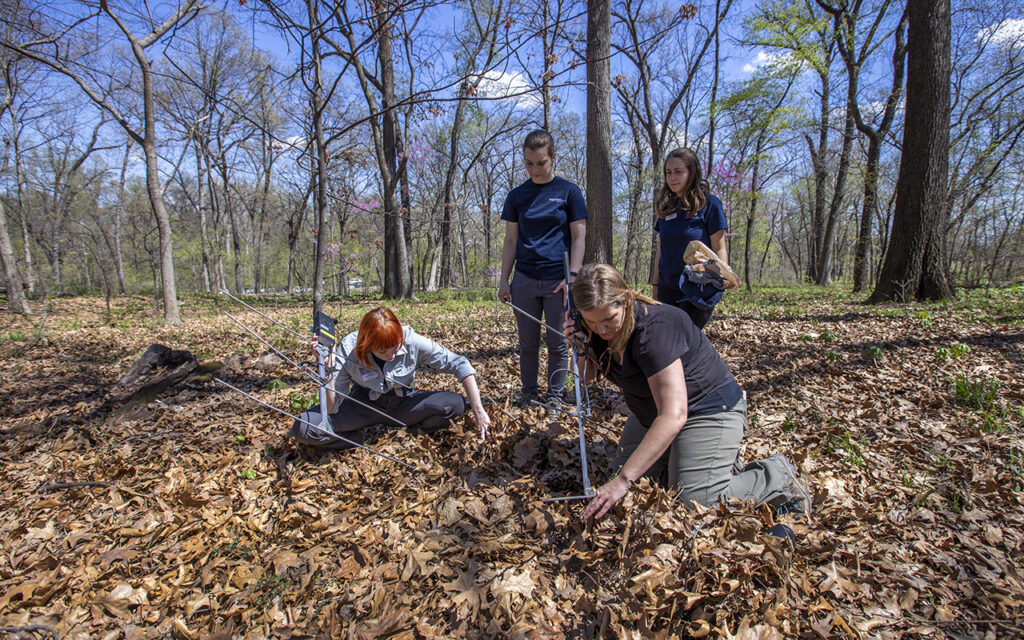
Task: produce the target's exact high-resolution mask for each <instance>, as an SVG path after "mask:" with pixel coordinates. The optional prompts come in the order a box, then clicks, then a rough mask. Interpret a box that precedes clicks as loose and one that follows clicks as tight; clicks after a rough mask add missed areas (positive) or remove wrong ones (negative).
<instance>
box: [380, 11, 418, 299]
mask: <svg viewBox="0 0 1024 640" xmlns="http://www.w3.org/2000/svg"><path fill="white" fill-rule="evenodd" d="M390 17H391V16H389V15H388V14H387V13H386V12H383V11H382V12H380V13H378V16H377V19H378V30H377V42H378V52H377V55H378V60H379V62H380V80H381V87H382V97H381V111H382V117H381V137H382V141H383V152H384V154H383V155H384V166H382V167H381V174H382V175H381V178H382V181H383V183H384V297H386V298H407V297H410V296H412V279H411V278H410V277H409V254H408V249H407V245H406V242H405V237H406V229H405V218H404V216H403V215H402V212H401V211H400V210H399V207H398V203H397V202H396V198H395V195H396V194H395V191H396V189H395V187H396V186H397V183H398V148H397V138H398V114H397V112H396V110H395V65H394V59H393V55H392V51H391V46H392V45H391V26H390V25H389V24H388V23H389V22H390Z"/></svg>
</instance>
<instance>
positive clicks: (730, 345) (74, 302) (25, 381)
mask: <svg viewBox="0 0 1024 640" xmlns="http://www.w3.org/2000/svg"><path fill="white" fill-rule="evenodd" d="M996 294H998V296H1000V297H998V300H999V301H1000V303H999V304H995V303H993V302H992V300H993V298H991V297H989V298H984V299H979V298H977V297H976V298H974V299H973V302H972V301H971V300H968V301H967V302H963V303H957V304H947V305H931V306H919V307H911V306H908V307H881V308H875V307H864V306H861V305H856V304H853V303H850V302H849V301H843V300H842V299H839V298H837V297H836V296H832V299H829V300H822V299H821V292H820V291H818V292H815V293H813V294H808V293H806V292H804V293H801V292H799V291H795V290H794V291H786V290H783V291H779V292H776V294H775V296H774V297H772V296H771V295H767V296H761V297H757V298H751V299H750V300H748V301H747V302H745V303H744V302H736V303H733V302H731V301H727V303H726V306H725V312H724V313H723V314H722V315H721V316H720V317H718V318H716V320H714V321H713V322H712V324H711V325H710V326H709V328H708V335H709V337H710V338H711V339H712V342H713V343H714V344H715V345H716V346H717V347H718V349H719V351H720V352H721V353H722V354H723V356H724V357H725V359H726V360H727V362H728V363H729V365H730V367H731V368H732V370H733V371H734V372H735V373H736V375H737V378H738V379H739V381H740V383H741V384H742V385H743V386H744V388H746V389H747V391H748V393H749V395H750V426H749V429H748V432H747V434H746V437H745V441H744V448H743V457H744V458H745V459H748V460H751V459H758V458H761V457H764V456H766V455H768V454H770V453H776V452H782V453H785V454H787V455H789V456H790V457H791V458H792V459H793V460H794V461H795V462H796V463H797V464H798V466H799V467H800V469H801V472H802V474H803V475H804V477H805V479H806V480H807V481H808V483H809V485H810V486H811V487H812V490H813V492H814V494H815V508H816V510H815V514H814V515H813V517H812V518H811V519H810V520H809V521H804V520H801V519H797V518H794V517H793V516H782V517H781V521H782V522H783V523H785V524H787V525H789V526H791V527H792V529H793V530H794V532H795V535H796V542H795V545H794V544H791V543H790V542H789V541H788V540H786V539H784V538H777V537H773V536H769V535H766V534H767V531H768V529H770V528H771V527H772V526H773V525H774V524H775V519H774V518H773V516H772V514H770V513H768V512H767V511H766V510H758V509H755V508H753V507H752V506H751V505H744V504H740V503H733V504H729V505H721V506H719V507H717V508H714V509H703V508H698V509H695V510H686V509H684V508H683V507H682V506H680V505H679V504H678V503H675V502H674V501H673V500H672V498H671V496H670V495H669V494H667V493H666V492H664V491H661V490H660V489H657V488H655V487H652V486H650V485H649V484H647V483H646V482H644V483H641V484H640V485H639V486H638V487H637V488H635V489H634V490H633V491H632V492H631V494H630V495H629V496H628V497H627V499H626V501H625V504H624V505H622V506H620V507H618V508H617V509H616V510H614V511H613V512H612V513H611V514H610V515H609V516H608V517H606V518H605V519H604V520H603V521H602V522H600V523H598V524H596V525H595V524H593V523H591V524H588V525H586V526H584V525H583V524H582V523H581V522H580V521H579V520H578V518H577V516H578V513H579V511H580V509H581V505H580V503H579V502H569V503H544V502H541V499H542V498H544V497H549V496H558V495H569V494H577V493H579V492H580V490H581V485H580V475H579V467H580V464H579V463H580V460H579V452H578V448H577V445H576V442H577V441H576V427H575V423H574V422H573V420H572V418H571V417H568V416H565V415H560V414H552V413H549V412H547V411H546V410H544V409H541V408H530V409H523V408H518V407H515V406H514V405H512V404H511V403H510V402H509V398H510V397H511V396H513V395H514V394H515V391H516V390H517V387H518V370H517V359H516V357H515V344H516V342H515V334H514V332H513V330H512V322H511V315H510V314H509V313H508V312H507V310H506V309H504V308H496V307H495V305H494V303H492V302H489V301H486V302H475V303H470V302H459V301H444V302H442V301H435V302H432V303H407V304H404V305H401V307H400V308H399V309H398V312H399V315H400V317H402V318H403V319H408V320H409V322H410V323H411V324H413V325H414V326H415V327H416V328H417V329H418V330H419V331H420V332H421V333H423V334H425V335H428V336H430V337H433V338H435V339H437V340H438V341H440V342H442V343H443V344H445V345H446V346H448V347H449V348H452V349H453V350H455V351H458V352H461V353H464V354H466V355H467V356H469V357H470V359H471V360H472V361H473V363H474V365H475V366H476V367H477V369H478V377H479V379H480V380H481V387H482V389H483V393H484V394H485V395H486V396H488V397H489V398H490V399H491V400H492V401H493V402H492V404H490V405H489V407H488V411H489V413H490V415H491V416H492V420H493V422H494V430H495V433H496V436H495V438H494V439H493V440H492V441H490V442H488V443H482V442H480V441H479V440H478V439H477V438H476V437H475V431H474V426H473V424H472V422H471V420H470V419H469V418H468V417H467V418H465V419H461V420H459V421H458V422H457V423H456V424H455V425H454V426H453V428H452V429H451V430H450V431H448V432H447V433H444V434H443V435H441V436H440V437H436V438H434V439H431V438H429V437H426V436H413V435H410V434H408V433H406V432H404V431H401V430H398V431H391V430H384V429H380V430H379V431H378V432H377V433H376V434H375V437H374V438H372V444H371V446H374V447H377V448H379V449H380V450H381V451H383V452H385V453H387V454H389V455H392V456H395V457H398V458H400V459H403V460H405V461H408V462H410V463H412V464H413V465H414V466H415V467H416V470H415V471H410V470H407V469H403V468H402V467H399V466H398V465H395V464H393V463H390V462H388V461H386V460H383V459H380V458H378V457H376V456H373V455H372V454H370V453H368V452H365V451H347V452H343V453H318V452H315V451H309V450H307V449H305V448H303V447H300V446H297V445H296V444H295V443H294V442H293V441H291V440H289V439H287V438H286V437H285V436H284V433H285V431H286V430H287V428H288V426H289V425H288V424H287V423H288V420H287V419H286V418H283V417H281V416H278V415H275V414H273V413H272V412H270V411H268V410H266V409H263V408H261V407H259V406H258V405H256V404H255V403H253V402H251V401H249V400H247V399H246V398H244V397H242V396H240V395H238V394H236V393H234V392H232V391H229V390H227V389H225V388H223V387H221V386H219V385H217V384H216V383H214V382H212V381H210V380H209V379H208V378H209V376H208V375H206V376H202V375H201V376H195V377H192V378H191V379H190V380H189V381H188V382H187V383H186V384H185V385H183V386H179V387H176V388H175V389H173V390H172V391H170V392H167V393H166V394H164V395H162V396H160V397H159V398H157V399H156V400H155V401H153V402H150V403H148V404H143V405H142V406H140V407H139V408H138V409H137V410H134V411H132V412H128V413H118V411H117V409H118V408H119V406H120V405H121V404H122V403H123V402H124V399H125V398H126V397H128V395H130V392H131V391H132V389H130V388H125V385H121V384H119V382H118V381H119V379H120V378H121V377H122V376H123V375H124V374H125V373H126V372H127V371H128V370H129V369H130V368H131V367H132V365H133V364H134V363H135V361H136V360H137V359H138V358H139V356H140V355H141V354H142V352H143V351H144V350H145V349H146V347H147V346H148V345H149V344H151V343H154V342H156V343H161V344H165V345H168V346H170V347H172V348H175V349H187V350H189V351H191V352H192V353H194V354H196V355H197V356H198V357H199V358H200V359H201V360H203V361H214V360H216V361H220V362H221V363H223V367H222V368H221V370H220V371H219V372H218V374H217V375H219V376H221V377H223V378H225V379H226V380H227V381H229V382H231V383H232V384H234V385H236V386H239V387H240V388H242V389H244V390H246V391H248V392H250V393H252V394H254V395H256V396H257V397H259V398H261V399H263V400H264V401H266V402H269V403H272V404H275V405H276V406H279V407H282V408H284V409H286V410H296V411H297V410H300V407H301V406H303V405H304V404H306V403H308V402H309V400H310V399H311V398H312V396H313V393H314V389H313V384H312V383H311V382H310V381H308V380H307V379H304V378H303V377H302V376H301V375H300V374H298V373H297V372H295V371H294V369H293V368H292V367H290V366H289V365H287V364H282V363H281V362H279V361H277V360H276V359H275V358H272V357H260V356H261V354H262V352H263V351H264V349H263V347H262V345H260V344H259V343H258V342H257V341H255V340H254V339H251V338H249V337H248V336H246V335H244V334H243V332H242V331H241V330H240V329H238V328H237V327H236V326H235V325H234V324H233V323H231V322H230V321H229V320H227V319H226V318H224V317H223V316H220V315H217V313H218V310H217V308H215V307H218V306H219V307H220V308H221V309H228V308H230V310H231V313H232V314H233V315H235V316H236V317H239V318H240V319H241V320H242V321H243V322H245V323H246V324H248V325H249V326H251V327H254V328H258V329H260V330H261V332H262V333H263V334H264V335H266V336H268V337H270V338H271V339H273V340H274V341H275V342H276V344H278V345H280V346H281V347H282V348H283V349H284V351H285V352H286V353H288V354H290V355H291V357H294V358H295V359H300V360H305V359H308V358H309V355H308V351H307V350H306V349H305V347H304V345H303V344H302V343H301V341H299V340H297V339H294V338H289V337H288V336H287V335H286V334H285V333H284V332H282V331H280V330H279V329H277V328H276V327H272V326H271V325H270V324H269V323H267V322H266V321H265V320H263V319H262V318H260V317H259V316H257V315H256V314H254V313H251V312H248V311H245V310H244V309H240V308H237V307H234V306H231V307H229V306H228V305H227V303H225V302H223V301H217V302H211V301H209V300H195V301H191V303H186V305H185V315H186V317H187V318H190V319H189V320H186V322H185V324H184V325H183V326H182V327H179V328H165V327H162V326H159V323H158V320H157V318H156V317H155V315H154V312H153V310H152V309H151V308H150V307H149V303H148V302H147V301H146V300H143V299H140V298H132V299H124V300H121V301H118V303H117V304H116V306H115V308H114V309H113V310H112V312H111V313H109V314H108V313H107V312H106V311H105V309H103V307H102V305H101V304H100V303H98V301H96V300H93V299H60V300H57V301H51V302H50V304H49V307H48V314H47V318H46V320H45V322H44V330H43V339H42V340H38V338H39V333H40V331H39V322H40V318H39V317H35V318H29V319H22V318H16V317H12V316H10V315H3V316H0V339H2V342H0V358H2V363H0V375H2V378H0V416H2V420H3V428H2V432H0V482H2V488H3V491H2V496H0V500H2V503H3V513H4V514H5V517H4V518H3V521H2V522H0V528H2V543H0V544H2V554H0V625H3V626H4V628H9V629H13V628H17V627H26V626H28V625H40V626H41V627H40V628H42V629H44V630H45V628H46V627H49V628H52V629H54V630H55V631H56V633H57V634H59V637H61V638H130V639H136V638H155V637H175V638H230V637H247V638H263V637H280V638H310V637H325V638H326V637H331V638H333V637H354V638H377V637H400V638H434V637H498V636H500V637H527V638H532V637H565V636H568V637H620V638H621V637H638V638H639V637H645V638H646V637H698V638H699V637H708V638H751V639H753V638H758V639H771V638H782V637H807V638H833V637H834V638H845V637H854V638H876V637H877V638H918V637H956V638H995V637H1015V636H1020V635H1021V631H1020V629H1021V621H1022V619H1021V616H1022V611H1024V607H1022V603H1024V588H1022V566H1021V558H1022V557H1024V553H1022V551H1024V549H1022V547H1024V534H1022V531H1024V526H1022V524H1024V522H1022V521H1024V509H1022V505H1024V444H1022V437H1021V436H1022V433H1024V418H1022V416H1024V409H1022V406H1024V383H1022V380H1024V371H1022V369H1024V366H1022V365H1024V328H1022V327H1024V322H1022V320H1021V315H1020V309H1021V308H1022V307H1024V304H1022V298H1024V294H1022V291H1021V289H1020V288H1017V289H1011V290H1004V291H1002V292H996ZM996 294H992V296H995V295H996ZM737 298H738V300H743V299H742V298H739V297H738V296H737ZM793 299H795V300H796V302H795V303H794V302H793ZM727 300H728V299H727ZM787 300H789V301H788V302H787ZM372 304H373V303H372V302H370V301H361V302H360V304H358V305H356V304H351V303H348V304H347V305H346V306H345V307H344V308H343V309H341V313H340V315H341V318H342V321H343V326H345V327H354V326H355V322H356V320H357V319H358V317H359V315H361V313H363V312H364V311H366V310H367V309H368V308H370V306H371V305H372ZM730 305H731V306H730ZM261 307H262V308H263V309H264V310H266V311H267V312H268V313H270V314H271V315H272V316H273V317H275V318H276V319H278V320H281V321H282V322H284V323H286V324H287V325H289V326H291V327H293V328H294V329H296V330H299V331H304V330H305V327H306V326H307V325H308V320H307V318H308V313H309V307H308V303H292V304H284V303H280V304H278V303H271V304H266V303H264V304H262V305H261ZM1000 309H1002V311H1000ZM1007 310H1008V311H1007ZM328 311H332V312H335V313H337V312H338V308H337V306H336V305H335V307H334V309H328ZM542 360H543V358H542ZM275 381H280V382H275ZM419 386H420V387H421V388H452V389H456V384H455V383H454V382H453V380H452V379H451V378H450V377H435V376H429V375H427V376H422V377H421V378H420V381H419ZM591 395H592V399H593V407H594V416H593V420H592V421H591V422H589V423H588V424H587V435H588V440H589V460H590V462H591V468H592V470H593V471H592V474H593V475H592V481H593V482H594V483H595V485H597V484H599V483H600V482H602V481H604V480H606V479H607V478H608V477H609V473H610V470H609V468H608V464H607V460H608V458H609V457H610V456H611V455H612V453H613V451H614V448H615V442H616V437H617V435H618V433H619V430H620V429H621V426H622V423H623V421H624V418H623V416H622V414H621V408H622V407H621V401H620V400H619V396H618V395H617V394H616V393H615V392H614V391H613V390H612V389H611V388H610V387H607V386H605V385H598V386H596V387H594V388H592V390H591ZM75 483H78V484H75ZM7 633H12V632H7ZM18 633H30V632H28V631H23V632H18ZM0 637H4V636H3V634H2V632H0Z"/></svg>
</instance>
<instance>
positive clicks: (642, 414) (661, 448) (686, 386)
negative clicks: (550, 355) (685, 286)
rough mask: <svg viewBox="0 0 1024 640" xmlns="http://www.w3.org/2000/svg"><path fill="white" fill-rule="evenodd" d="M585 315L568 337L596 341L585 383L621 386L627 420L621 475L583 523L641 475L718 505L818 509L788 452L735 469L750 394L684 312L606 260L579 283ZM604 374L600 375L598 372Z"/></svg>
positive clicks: (584, 366) (585, 366)
mask: <svg viewBox="0 0 1024 640" xmlns="http://www.w3.org/2000/svg"><path fill="white" fill-rule="evenodd" d="M572 295H573V299H574V301H575V303H576V306H577V307H578V308H579V310H580V313H581V315H582V316H583V323H582V325H583V326H582V327H579V328H577V327H576V326H575V325H574V324H573V322H572V321H571V320H569V321H567V322H566V324H565V330H566V335H567V336H574V339H576V340H582V341H583V342H584V343H587V342H589V348H588V349H587V352H586V358H587V360H588V361H589V362H587V363H585V362H583V360H582V359H581V361H580V371H586V372H587V373H588V375H587V378H588V379H587V382H590V378H591V377H593V376H594V375H597V373H600V374H603V375H605V376H607V378H608V379H609V380H611V381H612V382H614V383H615V384H616V385H618V386H619V387H620V388H621V389H622V393H623V395H624V396H625V400H626V406H627V407H628V408H629V417H628V419H627V420H626V425H625V427H624V428H623V432H622V437H621V438H620V440H619V451H618V455H617V457H616V461H615V464H614V468H616V469H618V474H617V475H616V476H615V477H614V478H612V479H611V480H610V481H608V482H607V483H606V484H605V485H604V486H602V487H601V488H600V489H599V490H598V491H597V495H596V496H595V497H594V499H593V500H592V501H591V502H590V504H589V505H587V508H586V509H585V510H584V511H583V514H582V516H581V518H582V519H584V520H585V519H587V518H589V517H590V516H592V515H596V517H598V518H601V517H602V516H604V514H605V513H607V512H608V510H609V509H610V508H611V507H612V505H614V504H615V503H616V502H618V501H619V500H621V499H622V498H623V496H625V495H626V493H627V492H628V491H629V488H630V486H631V485H632V484H633V482H635V481H636V480H638V479H639V478H640V477H641V476H644V475H646V476H648V477H651V478H653V479H654V480H655V481H657V482H659V483H660V484H661V485H662V486H663V487H665V488H667V489H673V490H678V491H679V497H680V498H682V499H683V500H684V501H691V500H692V501H694V502H698V503H700V504H703V505H714V504H716V503H718V501H719V500H720V499H722V500H724V499H727V498H732V497H737V498H741V499H744V500H754V501H755V502H757V503H762V502H764V503H768V504H769V505H771V506H772V507H774V508H776V509H778V510H779V511H780V512H781V511H793V510H800V511H803V512H805V513H808V514H809V513H810V509H811V497H810V494H809V493H808V491H807V489H806V488H805V487H804V486H803V485H802V484H801V483H800V482H799V481H798V480H797V473H796V468H795V467H794V466H793V465H792V463H790V461H789V460H788V459H786V457H785V456H782V455H773V456H769V457H768V458H766V459H764V460H760V461H758V462H753V463H750V464H748V465H746V467H744V468H743V470H742V471H741V472H740V473H738V474H733V472H732V467H733V463H734V462H735V460H736V454H737V452H738V451H739V447H740V441H741V440H742V439H743V430H744V428H745V426H746V422H747V403H746V400H745V399H744V397H743V390H742V389H740V387H739V385H738V384H736V380H735V379H734V378H733V375H732V373H730V371H729V368H728V367H727V366H726V364H725V362H724V361H723V360H722V358H721V356H719V355H718V352H717V351H715V348H714V347H713V346H712V345H711V343H710V342H709V341H708V339H707V338H706V337H705V336H704V334H703V333H701V331H700V330H699V329H698V328H697V326H696V325H695V324H694V323H693V321H692V320H691V319H690V317H689V316H688V315H687V314H686V313H685V312H683V311H681V310H679V309H677V308H675V307H671V306H668V305H663V304H660V303H659V302H657V301H656V300H653V299H652V298H649V297H647V296H645V295H643V294H641V293H639V292H636V291H632V290H630V289H629V287H628V286H627V285H626V281H625V280H624V279H623V278H622V276H621V275H620V274H619V272H618V271H616V270H615V269H614V268H613V267H610V266H608V265H606V264H588V265H585V266H584V267H583V268H581V269H580V273H579V276H578V277H577V278H576V281H575V282H573V284H572ZM595 370H596V371H595Z"/></svg>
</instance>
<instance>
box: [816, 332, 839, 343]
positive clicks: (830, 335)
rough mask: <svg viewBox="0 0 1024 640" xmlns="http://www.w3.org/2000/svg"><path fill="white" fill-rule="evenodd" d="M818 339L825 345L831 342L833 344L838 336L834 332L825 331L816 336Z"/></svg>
mask: <svg viewBox="0 0 1024 640" xmlns="http://www.w3.org/2000/svg"><path fill="white" fill-rule="evenodd" d="M818 337H819V338H820V339H821V341H822V342H824V343H825V344H831V343H833V342H835V341H836V340H838V339H839V334H838V333H836V332H835V331H832V330H830V329H826V330H825V331H822V332H821V335H820V336H818Z"/></svg>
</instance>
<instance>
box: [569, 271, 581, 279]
mask: <svg viewBox="0 0 1024 640" xmlns="http://www.w3.org/2000/svg"><path fill="white" fill-rule="evenodd" d="M569 275H570V276H572V277H574V278H575V277H576V276H578V275H580V274H578V273H576V272H575V271H570V272H569Z"/></svg>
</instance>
